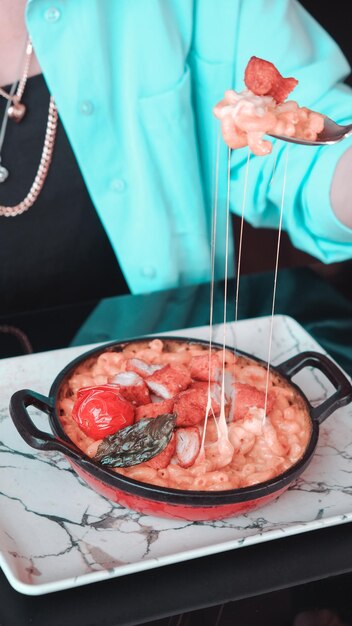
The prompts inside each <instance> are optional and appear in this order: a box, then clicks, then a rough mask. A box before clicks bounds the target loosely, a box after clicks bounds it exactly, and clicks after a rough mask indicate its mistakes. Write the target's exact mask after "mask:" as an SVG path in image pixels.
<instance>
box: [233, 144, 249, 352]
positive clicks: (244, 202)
mask: <svg viewBox="0 0 352 626" xmlns="http://www.w3.org/2000/svg"><path fill="white" fill-rule="evenodd" d="M250 156H251V153H250V150H249V148H248V155H247V163H246V171H245V177H244V187H243V197H242V210H241V227H240V240H239V244H238V259H237V273H236V296H235V322H237V320H238V299H239V291H240V274H241V260H242V242H243V226H244V211H245V207H246V200H247V183H248V172H249V162H250ZM236 343H237V342H235V352H236Z"/></svg>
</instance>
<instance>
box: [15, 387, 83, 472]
mask: <svg viewBox="0 0 352 626" xmlns="http://www.w3.org/2000/svg"><path fill="white" fill-rule="evenodd" d="M29 406H34V407H36V408H37V409H39V410H40V411H43V412H44V413H47V414H48V415H51V414H52V412H53V410H54V401H53V399H52V398H47V397H46V396H43V395H42V394H40V393H37V392H36V391H31V390H30V389H21V390H20V391H16V393H14V394H13V396H12V397H11V400H10V406H9V410H10V415H11V418H12V421H13V423H14V425H15V426H16V428H17V430H18V432H19V434H20V435H21V437H22V439H24V440H25V442H26V443H28V445H29V446H31V447H32V448H36V449H37V450H46V451H49V450H50V451H51V450H55V451H57V452H62V453H63V454H65V455H66V456H68V457H70V458H71V459H73V460H74V461H76V462H77V461H78V462H79V463H80V464H81V465H82V464H83V465H85V464H87V463H88V464H89V461H87V460H86V459H85V458H84V456H83V453H82V452H81V450H79V448H77V447H76V446H74V445H73V444H71V443H69V442H66V441H63V440H62V439H59V438H57V437H54V436H53V435H51V434H50V433H46V432H44V431H42V430H39V428H37V427H36V426H35V424H34V423H33V422H32V420H31V418H30V416H29V413H28V411H27V407H29Z"/></svg>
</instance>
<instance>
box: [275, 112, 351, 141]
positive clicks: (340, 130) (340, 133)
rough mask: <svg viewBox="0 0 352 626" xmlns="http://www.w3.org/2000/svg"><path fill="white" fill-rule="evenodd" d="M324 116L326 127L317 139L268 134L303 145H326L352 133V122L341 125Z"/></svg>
mask: <svg viewBox="0 0 352 626" xmlns="http://www.w3.org/2000/svg"><path fill="white" fill-rule="evenodd" d="M324 118H325V122H324V128H323V130H322V131H321V133H319V135H318V136H317V138H316V140H315V141H309V140H308V139H299V138H298V137H287V136H286V135H272V134H271V133H268V135H269V134H270V137H275V139H281V140H282V141H289V142H290V143H299V144H301V145H303V146H325V145H331V144H333V143H337V142H338V141H342V139H345V137H348V136H349V135H351V134H352V124H347V126H341V125H340V124H336V122H333V120H331V119H330V118H329V117H326V115H324Z"/></svg>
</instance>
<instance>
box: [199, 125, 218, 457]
mask: <svg viewBox="0 0 352 626" xmlns="http://www.w3.org/2000/svg"><path fill="white" fill-rule="evenodd" d="M220 140H221V128H220V125H219V130H218V137H217V145H216V162H215V184H214V199H213V209H212V224H211V241H210V265H211V282H210V310H209V349H208V399H207V406H206V411H205V418H204V427H203V434H202V442H201V447H200V451H199V455H198V459H199V460H200V459H202V458H203V457H204V441H205V433H206V429H207V423H208V417H209V414H211V415H212V416H213V418H214V420H215V415H214V411H213V409H212V402H211V384H210V382H211V381H210V369H211V354H212V346H213V330H214V284H215V250H216V227H217V219H218V200H219V163H220ZM215 423H216V425H217V422H216V420H215Z"/></svg>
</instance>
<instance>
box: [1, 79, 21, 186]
mask: <svg viewBox="0 0 352 626" xmlns="http://www.w3.org/2000/svg"><path fill="white" fill-rule="evenodd" d="M17 85H18V81H16V82H15V83H13V85H12V87H11V90H10V93H9V96H10V98H12V96H13V95H14V93H15V91H16V89H17ZM11 104H12V100H7V102H6V106H5V113H4V117H3V120H2V124H1V128H0V183H4V182H5V180H6V179H7V177H8V175H9V171H8V169H6V167H4V165H2V164H1V151H2V146H3V143H4V139H5V133H6V127H7V122H8V121H9V116H8V111H9V108H10V106H11Z"/></svg>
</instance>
